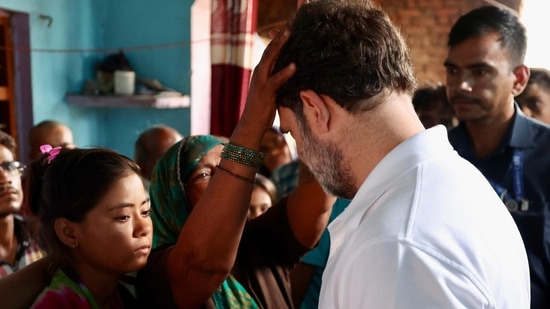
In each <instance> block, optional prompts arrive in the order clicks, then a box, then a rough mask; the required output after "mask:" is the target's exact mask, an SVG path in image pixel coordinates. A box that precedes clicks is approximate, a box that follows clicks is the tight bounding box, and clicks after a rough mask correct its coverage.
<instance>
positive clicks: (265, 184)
mask: <svg viewBox="0 0 550 309" xmlns="http://www.w3.org/2000/svg"><path fill="white" fill-rule="evenodd" d="M255 180H256V183H255V184H254V186H258V187H260V188H262V189H264V190H265V191H266V192H267V194H268V195H269V198H270V199H271V204H275V203H276V202H277V188H276V187H275V184H274V183H273V181H272V180H271V179H269V178H267V177H265V176H264V175H262V174H260V173H256V177H255Z"/></svg>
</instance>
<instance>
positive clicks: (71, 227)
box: [53, 218, 78, 249]
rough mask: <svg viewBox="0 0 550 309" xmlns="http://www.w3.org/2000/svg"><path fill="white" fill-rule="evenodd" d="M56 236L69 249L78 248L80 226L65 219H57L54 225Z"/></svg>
mask: <svg viewBox="0 0 550 309" xmlns="http://www.w3.org/2000/svg"><path fill="white" fill-rule="evenodd" d="M53 227H54V229H55V234H57V237H58V238H59V240H61V242H62V243H64V244H65V245H66V246H67V247H69V248H73V249H74V248H76V247H78V236H77V228H78V224H77V223H74V222H71V221H69V220H67V219H65V218H59V219H56V220H55V222H54V225H53Z"/></svg>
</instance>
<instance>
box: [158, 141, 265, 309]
mask: <svg viewBox="0 0 550 309" xmlns="http://www.w3.org/2000/svg"><path fill="white" fill-rule="evenodd" d="M223 142H226V140H224V139H223V138H220V137H216V136H213V135H196V136H189V137H186V138H184V139H183V140H181V141H179V142H178V143H176V144H175V145H174V146H172V147H171V148H170V149H168V151H166V153H164V155H163V156H162V157H161V158H160V160H159V161H158V163H157V164H156V166H155V168H154V170H153V173H152V175H151V185H150V187H149V194H150V196H151V197H150V198H151V212H152V216H151V217H152V220H153V231H154V232H153V248H156V247H159V246H162V245H173V244H175V243H176V242H177V240H178V237H179V234H180V231H181V229H182V227H183V225H184V224H185V221H186V220H187V217H188V216H189V211H190V210H191V205H190V204H189V199H188V198H187V195H186V193H185V183H186V182H187V180H188V179H189V176H190V175H191V173H193V171H194V170H195V168H196V167H197V164H198V163H199V161H200V160H201V159H202V158H203V157H204V156H205V155H206V153H208V151H210V150H211V149H212V148H214V146H216V145H219V144H220V143H223ZM212 300H213V301H214V304H215V306H216V308H224V309H225V308H227V309H229V308H259V307H258V305H257V304H256V301H255V300H254V299H253V298H252V297H251V296H250V294H249V293H248V292H247V291H246V289H245V288H244V287H243V286H242V285H241V284H240V283H239V282H238V281H237V280H235V278H233V276H231V275H229V276H228V277H227V279H225V281H224V282H223V283H222V285H221V286H220V288H218V290H217V291H216V292H215V293H214V295H212Z"/></svg>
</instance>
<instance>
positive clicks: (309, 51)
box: [274, 0, 416, 116]
mask: <svg viewBox="0 0 550 309" xmlns="http://www.w3.org/2000/svg"><path fill="white" fill-rule="evenodd" d="M289 27H290V28H291V34H290V37H289V38H288V41H287V43H286V44H285V46H284V47H283V48H282V50H281V53H280V56H279V58H278V59H277V62H276V64H275V67H274V72H277V71H279V70H281V69H282V68H283V67H285V66H287V65H288V64H289V63H291V62H294V63H295V64H296V68H297V70H296V72H295V73H294V75H293V76H292V77H291V78H290V79H289V80H288V81H287V82H286V83H285V84H284V85H283V86H282V87H281V88H280V89H279V91H278V92H277V103H278V104H279V105H281V106H284V107H288V108H290V109H292V110H293V112H294V113H296V114H297V116H300V115H301V114H302V104H301V101H300V97H299V93H300V91H302V90H306V89H310V90H313V91H315V92H317V93H319V94H324V95H327V96H330V97H331V98H333V99H334V100H335V101H336V102H338V104H340V105H341V106H342V107H343V108H345V109H346V110H348V111H349V112H351V113H358V112H362V111H366V110H370V109H372V108H374V107H375V106H376V105H377V104H380V103H381V102H382V100H369V102H359V101H360V100H365V99H370V98H373V97H376V96H378V95H379V94H382V95H387V94H389V93H390V92H392V91H398V92H407V93H409V94H412V92H413V91H414V89H415V87H416V78H415V76H414V70H413V65H412V61H411V58H410V55H409V49H408V47H407V45H406V43H405V41H404V40H403V37H402V36H401V34H400V32H399V30H398V29H397V28H396V27H395V26H394V25H393V24H392V22H391V21H390V19H389V17H388V15H387V14H386V13H385V12H383V11H382V10H380V9H377V8H374V7H373V6H372V4H371V3H370V1H342V0H324V1H311V2H309V3H306V4H304V5H302V6H301V7H300V9H299V10H298V12H297V14H296V17H295V18H294V20H293V21H291V22H290V25H289ZM365 103H366V104H365Z"/></svg>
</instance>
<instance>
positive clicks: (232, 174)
mask: <svg viewBox="0 0 550 309" xmlns="http://www.w3.org/2000/svg"><path fill="white" fill-rule="evenodd" d="M216 170H220V171H222V172H224V173H226V174H228V175H231V176H233V177H235V178H237V179H239V180H242V181H246V182H249V183H256V180H255V179H251V178H246V177H244V176H241V175H237V174H235V173H233V172H231V171H229V170H226V169H225V168H223V167H221V166H219V165H216Z"/></svg>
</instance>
